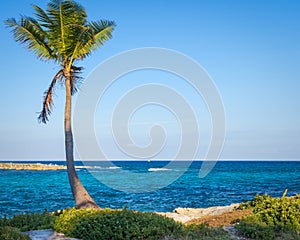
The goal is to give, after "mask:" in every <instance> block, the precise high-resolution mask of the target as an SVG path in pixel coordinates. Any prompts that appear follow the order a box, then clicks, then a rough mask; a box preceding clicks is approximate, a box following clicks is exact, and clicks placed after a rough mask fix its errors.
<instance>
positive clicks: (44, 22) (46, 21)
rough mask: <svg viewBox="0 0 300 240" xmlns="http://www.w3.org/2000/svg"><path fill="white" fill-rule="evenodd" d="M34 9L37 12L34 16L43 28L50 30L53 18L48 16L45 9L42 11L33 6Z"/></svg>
mask: <svg viewBox="0 0 300 240" xmlns="http://www.w3.org/2000/svg"><path fill="white" fill-rule="evenodd" d="M32 7H33V8H34V10H35V13H34V15H35V16H36V18H37V21H39V22H40V24H41V26H43V27H46V28H48V27H49V26H50V25H52V24H53V22H52V20H51V18H50V17H49V16H48V15H47V13H46V12H45V11H44V10H43V9H41V8H40V7H39V6H37V5H33V6H32Z"/></svg>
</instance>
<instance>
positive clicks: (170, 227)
mask: <svg viewBox="0 0 300 240" xmlns="http://www.w3.org/2000/svg"><path fill="white" fill-rule="evenodd" d="M54 229H55V231H58V232H62V233H64V234H65V235H67V236H70V237H76V238H81V239H89V240H93V239H97V240H100V239H159V238H161V237H163V236H166V235H174V234H177V233H182V232H183V229H184V226H183V225H182V224H180V223H177V222H175V221H174V220H172V219H170V218H166V217H163V216H160V215H157V214H154V213H142V212H137V211H132V210H126V209H123V210H111V209H105V210H85V209H79V210H77V209H74V208H72V209H69V210H65V211H64V212H63V214H62V215H60V216H59V217H58V219H57V221H56V223H55V226H54Z"/></svg>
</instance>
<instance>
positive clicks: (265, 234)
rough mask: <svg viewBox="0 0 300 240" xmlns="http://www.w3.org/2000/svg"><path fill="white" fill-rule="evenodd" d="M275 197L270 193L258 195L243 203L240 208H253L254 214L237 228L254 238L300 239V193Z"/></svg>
mask: <svg viewBox="0 0 300 240" xmlns="http://www.w3.org/2000/svg"><path fill="white" fill-rule="evenodd" d="M286 192H287V190H286V191H285V193H284V194H283V196H282V197H281V198H274V197H271V196H269V195H268V194H264V195H262V196H261V195H256V196H255V197H254V199H253V200H252V201H248V202H246V203H242V204H241V205H240V206H239V208H240V209H252V211H253V214H252V215H251V216H248V217H246V218H245V219H243V220H242V221H241V222H240V223H239V224H238V225H236V228H237V229H238V231H239V232H240V233H242V234H243V235H245V236H247V237H251V238H254V239H300V237H299V235H298V234H297V232H299V231H300V209H299V206H300V195H296V196H294V197H286Z"/></svg>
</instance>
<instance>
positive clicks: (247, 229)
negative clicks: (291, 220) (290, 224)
mask: <svg viewBox="0 0 300 240" xmlns="http://www.w3.org/2000/svg"><path fill="white" fill-rule="evenodd" d="M235 228H236V229H237V230H238V232H239V234H240V235H242V236H244V237H247V238H250V239H263V240H273V239H278V240H281V239H285V240H289V239H290V240H292V239H293V240H300V236H299V234H298V233H297V231H295V230H292V229H289V228H286V227H284V226H283V225H277V226H270V225H267V224H266V223H264V222H261V221H259V220H257V219H256V218H255V216H249V217H246V218H245V219H243V220H241V221H240V223H239V224H237V225H235Z"/></svg>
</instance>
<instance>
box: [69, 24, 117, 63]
mask: <svg viewBox="0 0 300 240" xmlns="http://www.w3.org/2000/svg"><path fill="white" fill-rule="evenodd" d="M115 26H116V24H115V23H114V22H113V21H107V20H100V21H97V22H90V23H89V24H88V25H87V27H86V28H85V29H82V31H81V34H80V35H78V40H77V46H76V48H75V49H74V52H73V56H72V57H73V58H74V59H83V58H85V57H86V56H88V55H90V54H91V53H92V52H93V51H94V50H96V49H97V48H98V47H100V46H102V45H103V44H104V42H105V41H107V40H109V39H110V38H111V37H112V32H113V30H114V27H115Z"/></svg>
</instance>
